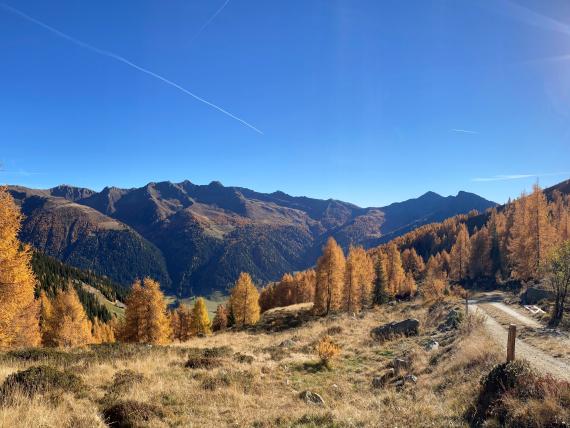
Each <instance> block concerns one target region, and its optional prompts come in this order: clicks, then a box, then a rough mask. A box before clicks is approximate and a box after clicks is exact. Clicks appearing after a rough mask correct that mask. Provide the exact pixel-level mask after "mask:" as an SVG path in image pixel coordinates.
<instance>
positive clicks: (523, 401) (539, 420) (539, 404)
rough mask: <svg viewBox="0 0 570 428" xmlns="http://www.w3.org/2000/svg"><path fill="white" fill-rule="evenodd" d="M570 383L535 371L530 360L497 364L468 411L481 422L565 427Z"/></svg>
mask: <svg viewBox="0 0 570 428" xmlns="http://www.w3.org/2000/svg"><path fill="white" fill-rule="evenodd" d="M569 404H570V383H568V382H563V381H559V380H557V379H554V378H552V377H551V376H540V375H538V374H537V373H535V372H534V371H533V370H532V369H531V368H530V365H529V364H528V362H526V361H513V362H509V363H502V364H498V365H496V366H495V367H493V369H492V370H491V372H490V373H489V374H488V375H487V376H486V377H485V378H484V379H483V380H482V381H481V391H480V392H479V397H478V399H477V403H476V408H475V410H474V412H473V414H472V415H469V417H470V419H471V421H472V424H473V425H475V426H480V425H483V424H484V423H486V422H487V421H495V422H496V423H498V424H500V425H501V426H512V427H563V426H567V424H568V423H570V410H569Z"/></svg>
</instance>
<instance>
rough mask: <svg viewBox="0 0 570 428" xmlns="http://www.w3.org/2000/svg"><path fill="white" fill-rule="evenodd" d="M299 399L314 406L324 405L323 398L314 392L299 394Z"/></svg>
mask: <svg viewBox="0 0 570 428" xmlns="http://www.w3.org/2000/svg"><path fill="white" fill-rule="evenodd" d="M299 398H301V400H303V401H304V402H305V403H307V404H314V405H316V406H324V405H325V400H323V397H321V396H320V395H319V394H317V393H316V392H312V391H309V390H307V391H303V392H301V394H300V395H299Z"/></svg>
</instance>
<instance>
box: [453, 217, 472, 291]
mask: <svg viewBox="0 0 570 428" xmlns="http://www.w3.org/2000/svg"><path fill="white" fill-rule="evenodd" d="M470 253H471V244H470V241H469V232H468V231H467V226H465V223H461V225H460V226H459V232H458V233H457V238H456V239H455V244H453V247H452V248H451V253H450V259H451V273H450V276H451V278H452V279H454V280H456V281H461V280H462V279H463V278H466V277H467V275H468V273H469V260H470Z"/></svg>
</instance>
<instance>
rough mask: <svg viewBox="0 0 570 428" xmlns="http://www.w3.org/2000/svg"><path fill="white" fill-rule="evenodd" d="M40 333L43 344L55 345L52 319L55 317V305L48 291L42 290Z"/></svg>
mask: <svg viewBox="0 0 570 428" xmlns="http://www.w3.org/2000/svg"><path fill="white" fill-rule="evenodd" d="M39 301H40V320H39V321H40V335H41V344H42V345H43V346H54V344H53V331H52V329H51V320H52V319H53V305H52V302H51V300H50V299H49V297H48V296H47V294H46V292H45V291H44V290H42V291H41V292H40V299H39Z"/></svg>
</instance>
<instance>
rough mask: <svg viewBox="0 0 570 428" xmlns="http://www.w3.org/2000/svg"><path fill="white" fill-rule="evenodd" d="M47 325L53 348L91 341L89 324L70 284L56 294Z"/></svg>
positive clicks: (82, 344) (84, 343) (73, 345)
mask: <svg viewBox="0 0 570 428" xmlns="http://www.w3.org/2000/svg"><path fill="white" fill-rule="evenodd" d="M48 324H49V330H50V331H51V334H52V337H51V342H52V344H53V346H58V347H65V348H70V347H76V346H84V345H87V344H88V343H91V341H92V335H91V322H90V321H89V318H87V314H86V313H85V310H84V309H83V306H82V305H81V302H80V301H79V297H78V296H77V292H76V291H75V288H73V286H72V285H71V284H68V286H67V288H66V289H65V290H60V291H58V293H57V294H56V296H55V299H54V301H53V311H52V316H51V318H50V319H48Z"/></svg>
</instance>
